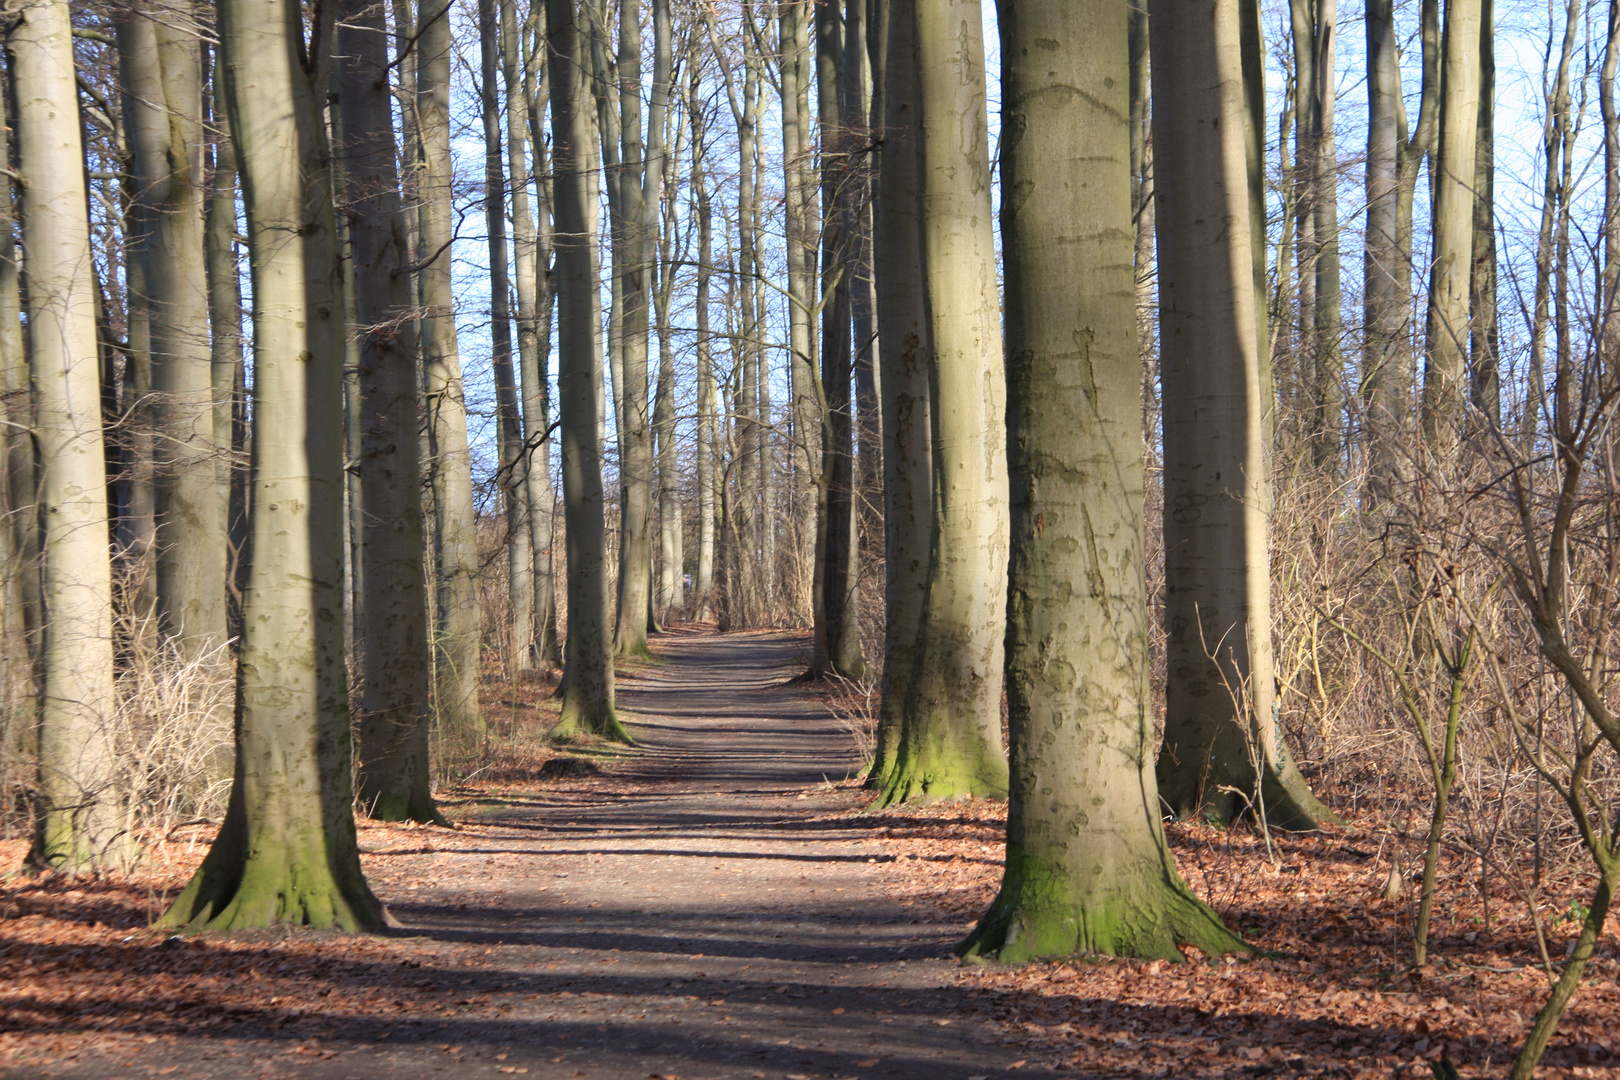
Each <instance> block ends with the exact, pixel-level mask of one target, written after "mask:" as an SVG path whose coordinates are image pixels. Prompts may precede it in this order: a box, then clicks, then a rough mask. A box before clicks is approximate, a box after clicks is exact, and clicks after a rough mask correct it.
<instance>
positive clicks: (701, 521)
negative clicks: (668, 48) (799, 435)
mask: <svg viewBox="0 0 1620 1080" xmlns="http://www.w3.org/2000/svg"><path fill="white" fill-rule="evenodd" d="M688 108H689V110H690V116H691V118H692V208H693V211H694V213H695V215H696V217H697V230H698V257H697V275H696V276H697V282H696V288H695V291H694V296H693V301H692V306H693V308H694V309H695V318H696V323H697V326H696V329H697V342H696V345H697V502H698V557H697V580H696V581H695V582H694V583H693V584H694V595H693V597H692V616H693V618H695V619H699V620H708V619H712V618H714V615H715V579H714V571H715V556H716V547H717V544H716V540H717V537H716V535H715V532H716V530H715V525H716V521H717V517H716V515H717V514H718V513H719V506H718V505H717V504H718V501H719V500H718V490H717V487H716V485H717V484H718V483H719V482H720V480H721V479H722V478H721V477H717V476H716V475H715V473H716V468H715V462H716V457H717V454H716V447H715V440H716V433H715V428H716V422H717V419H716V416H715V398H716V393H715V380H714V341H713V338H712V337H711V336H710V333H709V302H710V297H709V279H710V276H711V273H712V267H713V260H714V226H713V203H712V202H711V201H710V196H709V180H708V171H707V162H706V150H707V147H708V143H707V141H706V139H705V131H706V125H705V123H704V113H703V110H702V109H701V107H700V105H699V97H698V82H697V77H696V75H695V74H694V77H693V83H692V88H691V91H690V94H689V97H688Z"/></svg>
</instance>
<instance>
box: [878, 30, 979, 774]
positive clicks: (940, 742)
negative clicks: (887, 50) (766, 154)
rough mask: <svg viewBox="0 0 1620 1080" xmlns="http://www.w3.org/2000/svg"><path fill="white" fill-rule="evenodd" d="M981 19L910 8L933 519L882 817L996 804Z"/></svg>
mask: <svg viewBox="0 0 1620 1080" xmlns="http://www.w3.org/2000/svg"><path fill="white" fill-rule="evenodd" d="M981 15H982V13H981V10H980V6H979V3H978V0H949V2H946V0H940V2H936V3H920V4H916V5H915V6H914V7H913V8H912V20H913V21H912V31H913V34H914V35H915V36H914V38H913V44H912V48H913V50H914V54H915V63H916V71H917V75H916V80H917V81H916V87H917V96H916V102H917V119H918V124H917V128H916V155H917V166H916V169H917V174H916V175H917V179H916V184H917V234H918V239H919V241H920V265H921V268H922V274H921V286H922V307H923V313H924V318H925V320H926V326H927V342H928V350H927V355H928V383H929V390H930V399H931V401H930V405H929V421H930V435H931V439H930V446H931V450H932V455H933V460H932V471H931V478H932V487H933V492H932V494H933V499H932V503H933V506H932V515H931V526H930V544H929V557H928V584H927V587H926V591H925V594H924V598H923V605H922V612H921V617H920V620H919V623H918V628H917V642H916V646H915V650H914V651H913V653H912V656H911V672H910V676H911V678H910V686H909V687H908V688H907V692H906V699H905V706H904V719H903V720H902V722H901V731H900V742H899V745H898V747H897V748H896V752H895V763H894V765H893V767H892V768H891V769H890V770H889V775H888V777H887V779H886V782H885V785H884V789H883V797H882V798H883V801H884V802H885V803H895V802H900V801H903V800H906V799H913V798H955V797H960V796H971V795H1000V794H1004V793H1005V792H1006V790H1007V759H1006V755H1005V754H1004V752H1003V750H1002V746H1001V685H1002V658H1003V653H1002V644H1003V641H1002V639H1003V633H1004V626H1005V621H1004V620H1005V618H1006V601H1007V592H1006V589H1007V579H1006V571H1005V569H1004V568H1005V566H1006V564H1007V527H1008V526H1007V458H1006V454H1007V449H1006V441H1005V429H1004V427H1003V425H1004V423H1005V420H1004V416H1005V402H1006V384H1005V382H1004V379H1003V375H1002V361H1001V322H1000V318H999V313H998V311H997V307H998V305H997V303H996V286H995V282H996V267H995V242H994V237H993V234H992V232H991V225H992V222H991V217H990V184H991V178H990V139H989V134H988V122H987V118H986V114H985V109H986V96H985V86H984V75H983V72H984V40H983V37H982V32H981V30H980V27H981V25H982V18H981ZM890 33H891V34H894V33H895V29H894V27H893V26H892V25H891V27H890Z"/></svg>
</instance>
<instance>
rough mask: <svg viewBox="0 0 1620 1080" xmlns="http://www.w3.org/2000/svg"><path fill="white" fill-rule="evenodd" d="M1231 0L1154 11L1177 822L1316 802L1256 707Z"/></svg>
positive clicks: (1259, 597) (1165, 781) (1162, 779)
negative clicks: (1172, 150) (1184, 818)
mask: <svg viewBox="0 0 1620 1080" xmlns="http://www.w3.org/2000/svg"><path fill="white" fill-rule="evenodd" d="M1237 9H1238V5H1237V4H1236V3H1235V0H1198V3H1197V4H1196V6H1194V7H1193V8H1191V9H1187V8H1186V6H1185V5H1177V6H1176V7H1175V9H1174V10H1173V11H1172V10H1171V7H1170V4H1169V0H1156V3H1155V5H1154V6H1150V8H1149V11H1150V18H1151V17H1152V15H1153V14H1154V13H1160V12H1161V11H1162V14H1160V15H1159V17H1157V18H1153V40H1152V69H1153V70H1152V83H1153V125H1154V144H1155V145H1156V146H1159V147H1161V148H1163V147H1170V146H1174V147H1176V153H1174V154H1169V153H1160V154H1159V155H1158V157H1157V158H1156V159H1155V162H1154V164H1155V176H1154V182H1155V198H1156V201H1157V219H1158V220H1157V224H1158V229H1157V235H1158V253H1159V340H1160V349H1161V361H1160V362H1161V364H1162V370H1163V386H1164V546H1165V619H1166V621H1167V626H1166V629H1167V631H1168V646H1167V648H1168V656H1167V661H1166V662H1167V668H1168V671H1167V685H1166V713H1165V730H1164V743H1163V746H1162V748H1161V750H1160V754H1159V761H1158V774H1157V775H1158V785H1159V794H1160V797H1161V799H1162V800H1163V802H1164V803H1165V805H1166V806H1167V807H1168V808H1169V809H1170V811H1171V812H1173V813H1175V814H1177V815H1179V816H1197V815H1210V816H1214V817H1218V818H1220V819H1223V820H1225V819H1230V818H1233V817H1236V816H1237V815H1238V814H1240V813H1242V812H1244V811H1246V810H1248V811H1251V812H1254V813H1263V814H1264V815H1265V816H1266V818H1267V819H1268V820H1269V821H1271V822H1272V823H1273V824H1277V825H1283V826H1286V827H1293V828H1299V827H1307V826H1310V825H1313V824H1315V823H1316V822H1318V821H1320V820H1322V819H1324V818H1326V817H1328V816H1329V815H1328V812H1327V810H1326V808H1325V807H1323V806H1322V805H1321V803H1320V802H1318V801H1317V800H1316V798H1315V796H1313V795H1312V794H1311V793H1310V791H1309V789H1308V788H1307V787H1306V785H1305V782H1304V779H1303V778H1302V777H1301V776H1300V775H1299V771H1298V769H1297V768H1296V767H1295V766H1294V764H1293V762H1292V759H1291V758H1290V756H1289V755H1288V752H1287V748H1286V747H1285V746H1284V745H1283V743H1282V740H1281V736H1280V733H1279V732H1278V730H1277V727H1276V721H1275V719H1274V717H1273V715H1272V701H1273V697H1274V694H1275V690H1274V683H1275V675H1274V667H1273V659H1272V652H1271V648H1272V646H1271V600H1270V588H1271V581H1270V566H1269V537H1268V535H1267V512H1268V510H1269V508H1270V494H1269V484H1268V478H1267V475H1266V449H1265V435H1266V424H1265V420H1266V414H1265V403H1264V394H1263V392H1262V380H1261V364H1260V355H1259V352H1260V340H1259V338H1260V335H1258V334H1257V333H1256V326H1257V325H1258V316H1257V313H1256V310H1255V306H1256V304H1257V303H1258V302H1259V297H1257V296H1256V295H1255V290H1254V261H1253V254H1252V244H1253V240H1252V237H1253V232H1252V229H1251V222H1250V206H1249V198H1248V183H1249V180H1248V177H1249V165H1248V160H1247V158H1248V154H1247V150H1246V147H1245V145H1244V122H1245V121H1244V110H1245V109H1246V103H1245V94H1244V85H1243V61H1242V46H1241V43H1240V41H1239V34H1240V28H1239V13H1238V10H1237Z"/></svg>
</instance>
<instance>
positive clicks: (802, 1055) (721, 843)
mask: <svg viewBox="0 0 1620 1080" xmlns="http://www.w3.org/2000/svg"><path fill="white" fill-rule="evenodd" d="M655 649H656V651H657V653H658V654H659V656H660V658H661V659H662V660H663V661H664V662H663V663H661V664H660V665H657V666H654V667H651V668H649V669H648V670H647V672H646V673H645V674H643V675H641V676H639V677H636V678H634V679H627V680H624V681H623V683H622V684H621V688H620V703H621V705H622V706H623V707H624V709H625V710H626V712H627V714H628V715H627V719H628V720H630V721H631V730H632V732H633V733H634V735H635V737H636V738H637V740H638V741H639V743H640V747H641V749H640V751H639V752H638V753H635V754H633V755H632V756H630V757H628V758H627V759H625V760H623V761H622V762H620V763H618V764H617V765H615V766H614V767H613V768H612V769H611V771H610V772H609V773H608V774H607V775H606V776H603V777H596V778H592V779H590V780H588V781H580V782H577V783H565V784H561V785H558V786H555V787H547V788H544V789H541V791H540V792H539V794H536V795H534V796H532V797H526V798H522V799H518V800H515V801H512V800H507V801H504V802H503V804H502V805H500V806H498V807H491V808H490V809H491V811H492V812H491V814H490V815H489V816H488V817H487V818H485V819H484V821H483V822H482V823H481V824H480V825H479V826H478V827H477V828H476V830H469V831H473V832H476V835H477V838H478V842H477V843H475V844H471V845H468V844H461V845H447V846H446V848H445V849H444V850H441V851H438V852H434V853H432V854H428V853H427V852H429V851H431V850H432V841H431V840H429V841H428V843H427V847H426V849H425V850H424V849H418V850H417V851H413V852H409V853H402V858H401V862H400V865H399V868H398V871H397V872H390V871H391V870H392V868H390V869H389V870H385V871H383V872H381V873H374V875H373V878H374V881H375V882H376V884H377V887H378V892H379V894H381V895H382V896H383V897H384V898H385V899H386V900H388V901H389V903H390V906H391V908H392V910H393V911H394V913H395V914H396V916H397V917H399V918H400V920H401V921H402V922H404V923H405V925H406V927H407V930H406V931H404V932H403V936H405V937H407V938H409V939H411V942H412V946H413V951H414V952H415V953H417V954H418V955H419V956H420V957H421V958H422V963H423V966H424V968H425V969H430V970H429V971H424V972H422V973H418V975H417V976H416V978H417V980H418V981H422V975H424V974H425V975H427V979H428V981H427V982H426V983H424V988H425V989H427V990H433V991H438V992H441V993H442V992H443V991H444V990H446V989H452V990H453V998H452V1001H453V1002H455V1003H459V1007H446V1008H445V1009H444V1010H443V1011H442V1012H438V1013H434V1014H431V1018H426V1019H424V1018H422V1017H420V1016H411V1017H409V1018H406V1017H405V1016H404V1015H403V1014H402V1016H401V1019H400V1021H399V1022H398V1023H389V1024H381V1023H379V1022H377V1021H376V1020H368V1021H360V1020H351V1021H348V1022H343V1021H334V1020H331V1019H327V1020H325V1021H323V1022H322V1026H321V1027H320V1028H319V1029H318V1031H317V1030H313V1029H310V1028H309V1027H308V1025H309V1023H310V1022H311V1021H312V1020H313V1019H314V1017H315V1015H316V1014H317V1013H318V1008H319V1007H318V1004H316V1005H314V1006H313V1008H310V1007H307V1006H306V1015H304V1016H302V1017H299V1016H297V1015H296V1014H295V1015H294V1017H293V1019H292V1020H291V1021H289V1022H288V1023H290V1024H291V1027H290V1028H288V1030H286V1031H285V1032H282V1033H278V1034H265V1035H264V1036H263V1037H262V1038H255V1037H251V1036H250V1037H248V1038H245V1039H240V1040H237V1039H232V1040H224V1039H221V1038H219V1037H217V1036H215V1037H213V1038H210V1037H209V1036H208V1035H207V1034H206V1033H203V1032H199V1033H196V1034H194V1035H188V1034H186V1033H185V1032H184V1029H183V1028H182V1029H180V1034H179V1036H178V1039H175V1040H172V1041H168V1040H166V1041H165V1042H161V1043H158V1044H157V1045H155V1046H153V1047H151V1048H150V1052H149V1053H140V1054H138V1055H136V1057H135V1060H129V1059H127V1058H126V1059H125V1062H124V1065H125V1067H129V1068H132V1072H131V1075H143V1074H160V1075H174V1076H198V1077H216V1076H217V1077H228V1076H255V1075H262V1076H272V1075H284V1074H285V1075H298V1076H306V1077H311V1078H312V1080H326V1078H333V1080H337V1078H346V1077H355V1078H359V1077H365V1078H367V1080H373V1078H377V1077H390V1078H394V1077H398V1078H414V1077H430V1076H455V1075H457V1074H468V1075H498V1074H510V1073H525V1074H526V1075H528V1076H531V1077H532V1076H539V1077H548V1078H551V1077H555V1078H569V1080H597V1078H609V1077H611V1078H615V1080H641V1078H647V1077H650V1076H656V1077H662V1078H664V1080H673V1078H675V1077H679V1078H681V1080H698V1078H711V1077H712V1078H727V1080H730V1078H749V1080H758V1078H761V1077H765V1078H770V1080H808V1078H810V1077H837V1078H853V1077H867V1078H885V1080H887V1078H891V1077H906V1078H911V1077H916V1078H926V1080H952V1078H962V1080H966V1078H969V1077H972V1078H979V1077H988V1076H991V1075H998V1074H1002V1072H1003V1069H1004V1068H1005V1067H1006V1066H1007V1065H1008V1064H1010V1063H1011V1062H1010V1058H1011V1057H1012V1055H1011V1054H1010V1053H1009V1052H1008V1051H1007V1050H1006V1049H1004V1048H1002V1045H1001V1044H1000V1040H998V1039H997V1038H996V1037H995V1036H994V1035H993V1033H992V1031H991V1029H990V1025H989V1023H988V1021H987V1020H983V1019H980V1018H979V1015H980V1014H979V1013H978V1009H977V1007H976V1006H974V1005H973V1004H972V1002H971V1000H970V995H969V994H968V993H967V991H966V989H965V988H963V989H958V987H957V978H956V976H957V970H958V969H957V968H956V966H955V964H954V963H953V962H952V961H951V960H950V959H949V945H950V943H951V942H953V941H954V940H956V939H957V938H958V937H959V936H960V934H961V933H962V931H963V929H965V928H964V927H963V926H959V925H955V924H952V925H927V924H925V925H914V924H913V918H914V913H913V912H908V911H906V910H905V909H903V908H902V907H900V906H899V905H898V903H897V902H896V900H895V899H894V898H892V897H890V896H888V895H886V892H885V889H884V878H883V875H882V874H881V872H879V869H878V868H876V867H874V866H873V865H872V864H873V863H874V862H875V861H877V860H878V859H880V858H886V857H887V856H884V855H882V853H881V850H880V848H879V847H878V846H877V845H876V844H873V843H871V842H869V840H868V839H867V837H868V834H869V831H870V829H869V827H868V826H867V825H866V824H864V823H863V822H862V821H861V820H860V819H854V818H849V817H838V816H835V815H836V813H837V812H838V811H843V810H846V809H848V808H849V807H851V805H852V804H853V803H854V801H855V800H856V798H857V794H856V793H854V792H852V791H850V790H849V789H848V788H847V787H846V788H843V789H838V788H833V787H831V785H829V784H827V783H825V781H829V780H830V781H837V780H841V779H843V778H845V777H846V776H847V775H848V774H849V772H850V770H852V769H853V768H855V767H856V765H857V764H858V763H857V761H856V758H855V755H854V754H853V751H852V748H851V745H850V739H849V736H848V735H847V733H846V732H845V731H844V730H843V729H842V728H841V726H840V725H839V724H838V722H837V721H835V720H834V719H832V718H831V717H830V716H829V715H828V714H827V711H826V710H825V709H824V708H822V707H821V706H819V705H818V704H816V703H815V702H813V701H811V700H808V699H807V698H806V697H805V696H804V695H803V694H802V693H801V692H800V691H799V690H798V688H797V687H794V686H791V685H787V684H786V680H787V679H788V678H789V677H790V676H791V675H792V674H793V673H795V672H796V671H797V670H799V669H800V667H801V666H802V662H803V661H802V657H801V656H800V655H799V654H800V653H801V651H802V642H801V641H800V640H799V639H796V638H793V637H790V636H787V635H733V636H718V635H692V636H679V635H672V636H666V637H663V638H660V639H659V640H658V642H657V644H656V646H655ZM423 835H424V836H428V835H430V834H429V833H428V832H427V831H424V832H423ZM406 855H408V856H409V857H408V858H406V857H405V856H406ZM407 864H408V865H407ZM424 870H425V872H424ZM394 944H395V945H400V944H404V943H403V942H397V941H396V942H395V943H394ZM395 951H397V949H396V950H395ZM435 983H436V984H437V985H433V984H435ZM300 1024H302V1025H305V1026H304V1027H300V1026H299V1025H300ZM244 1034H245V1033H244ZM312 1036H313V1037H312ZM289 1042H292V1043H296V1044H297V1045H296V1046H294V1047H293V1048H292V1049H293V1050H294V1053H292V1054H291V1055H289V1053H288V1051H289V1046H288V1043H289ZM299 1051H302V1052H301V1053H300V1052H299ZM1020 1064H1022V1063H1020ZM170 1066H178V1068H174V1069H173V1070H172V1071H171V1069H170ZM160 1070H162V1071H161V1072H160ZM76 1074H77V1075H94V1072H93V1070H92V1071H91V1072H86V1071H84V1070H77V1071H76ZM16 1075H20V1074H16ZM53 1075H54V1074H53ZM1008 1075H1010V1074H1008Z"/></svg>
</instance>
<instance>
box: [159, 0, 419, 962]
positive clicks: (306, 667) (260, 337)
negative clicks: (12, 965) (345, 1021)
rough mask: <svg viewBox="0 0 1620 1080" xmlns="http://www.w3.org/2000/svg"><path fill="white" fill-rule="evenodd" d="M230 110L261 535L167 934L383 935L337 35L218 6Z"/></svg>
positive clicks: (286, 7) (286, 8) (235, 2)
mask: <svg viewBox="0 0 1620 1080" xmlns="http://www.w3.org/2000/svg"><path fill="white" fill-rule="evenodd" d="M219 10H220V39H221V42H222V48H223V50H224V63H225V68H226V80H225V87H226V107H227V110H228V112H229V114H230V118H231V130H232V132H233V133H234V135H235V140H236V151H237V158H238V162H239V164H240V166H241V172H242V181H243V191H244V193H245V195H246V206H247V218H248V241H249V243H248V249H249V258H250V265H251V270H252V283H253V375H254V379H253V397H254V425H253V486H254V492H253V523H252V540H251V553H250V556H249V558H250V562H251V565H250V568H249V571H248V585H247V590H246V593H245V596H244V604H245V611H244V618H243V635H242V644H241V670H240V673H239V676H238V681H237V699H236V717H237V731H236V782H235V784H234V785H233V786H232V789H231V799H230V805H229V808H228V810H227V811H226V815H225V821H224V822H223V824H221V826H220V831H219V835H218V838H217V839H216V840H215V841H214V844H213V846H212V847H211V848H210V849H209V851H208V855H207V857H206V858H205V859H204V860H203V864H202V867H201V868H200V869H199V870H198V871H197V873H196V875H195V876H194V877H193V878H192V879H191V882H190V883H189V884H188V885H187V886H186V888H185V889H184V890H183V891H182V892H181V893H180V895H179V896H178V897H177V898H176V899H175V901H174V904H173V906H171V907H170V909H169V911H168V912H167V914H165V915H164V916H163V918H162V919H160V920H159V922H160V924H161V925H166V926H192V927H208V928H211V929H218V930H237V929H246V928H250V927H262V926H271V925H276V924H308V925H311V926H316V927H339V928H343V929H346V930H362V929H375V928H379V927H381V926H382V924H383V923H384V921H385V920H386V918H387V916H386V913H385V912H384V910H383V908H382V905H381V904H379V903H378V902H377V899H376V898H375V897H374V896H373V895H372V893H371V890H370V888H369V887H368V886H367V885H366V881H365V878H364V877H363V876H362V874H361V872H360V857H359V850H358V847H357V844H356V841H355V829H354V817H353V812H352V807H353V801H354V796H353V789H352V786H351V783H352V782H351V776H350V746H349V713H348V707H347V704H348V693H347V687H346V676H345V671H344V663H343V592H342V585H343V532H344V526H343V412H342V410H343V356H344V325H343V286H342V271H341V268H340V264H339V251H338V243H337V233H336V228H335V221H334V216H333V210H332V188H331V169H330V161H329V152H328V148H327V146H326V143H325V138H324V131H323V128H322V123H321V107H320V103H321V101H322V99H323V98H324V96H325V94H326V92H327V89H328V82H327V72H326V71H325V64H324V62H323V61H324V56H325V54H326V52H327V47H326V43H327V42H328V41H329V35H330V34H331V33H332V27H331V24H330V22H328V21H327V20H326V19H320V18H317V19H316V20H314V23H313V25H312V26H311V27H310V31H309V32H310V39H311V40H312V41H313V42H314V43H315V45H314V46H313V47H311V46H310V45H309V44H308V43H307V42H306V41H305V39H304V32H305V27H304V19H303V12H302V10H301V8H300V6H299V5H298V4H295V3H291V2H288V0H222V2H221V3H220V6H219Z"/></svg>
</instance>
